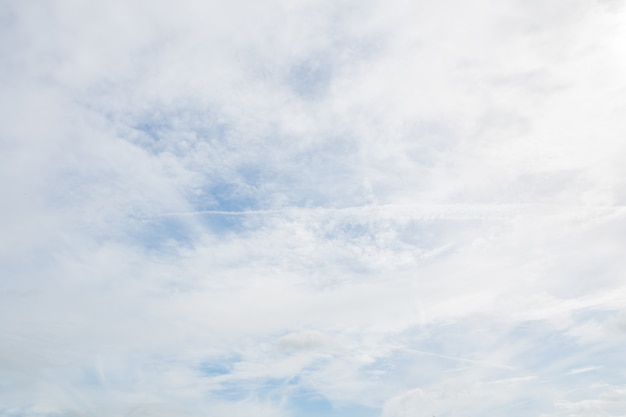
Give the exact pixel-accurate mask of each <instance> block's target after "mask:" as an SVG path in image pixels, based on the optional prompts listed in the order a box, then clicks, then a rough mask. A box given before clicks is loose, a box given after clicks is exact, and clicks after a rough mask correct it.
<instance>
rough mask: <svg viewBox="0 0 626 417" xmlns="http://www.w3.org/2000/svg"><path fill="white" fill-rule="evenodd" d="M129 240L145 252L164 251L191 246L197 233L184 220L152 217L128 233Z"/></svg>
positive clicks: (173, 217) (139, 223)
mask: <svg viewBox="0 0 626 417" xmlns="http://www.w3.org/2000/svg"><path fill="white" fill-rule="evenodd" d="M128 233H129V235H130V239H131V241H133V242H136V243H137V244H139V245H140V246H141V247H143V248H145V249H147V250H156V251H159V250H164V249H169V248H170V247H171V246H172V245H175V246H187V247H189V246H192V245H193V242H194V239H195V237H196V234H197V232H196V231H194V230H193V229H192V228H191V226H190V225H189V223H188V222H186V221H185V219H184V218H178V217H175V216H171V217H154V218H151V219H147V220H144V221H141V222H138V223H137V224H136V226H135V227H134V228H132V229H129V231H128Z"/></svg>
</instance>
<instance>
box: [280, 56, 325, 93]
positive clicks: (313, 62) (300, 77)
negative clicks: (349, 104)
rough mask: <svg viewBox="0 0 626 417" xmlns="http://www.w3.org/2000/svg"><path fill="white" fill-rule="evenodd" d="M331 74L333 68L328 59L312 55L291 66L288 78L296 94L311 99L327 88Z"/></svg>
mask: <svg viewBox="0 0 626 417" xmlns="http://www.w3.org/2000/svg"><path fill="white" fill-rule="evenodd" d="M332 75H333V68H332V63H331V61H330V60H329V59H327V58H324V57H313V58H309V59H307V60H304V61H301V62H299V63H297V64H296V65H294V66H292V68H291V71H290V72H289V78H288V80H289V85H290V87H291V89H292V91H293V92H294V93H295V94H296V95H297V96H299V97H301V98H305V99H313V98H317V97H319V96H321V95H323V94H324V93H325V92H326V91H327V90H328V88H329V85H330V82H331V80H332Z"/></svg>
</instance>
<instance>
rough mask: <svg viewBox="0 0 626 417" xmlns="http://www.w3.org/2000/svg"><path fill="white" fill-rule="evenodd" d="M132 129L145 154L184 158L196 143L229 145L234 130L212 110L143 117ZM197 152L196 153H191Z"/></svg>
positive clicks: (179, 110) (139, 118)
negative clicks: (166, 154) (222, 143)
mask: <svg viewBox="0 0 626 417" xmlns="http://www.w3.org/2000/svg"><path fill="white" fill-rule="evenodd" d="M137 119H138V120H136V121H135V122H131V124H130V127H131V129H132V130H134V132H136V133H139V134H138V135H133V137H132V138H130V139H131V140H133V141H134V142H135V143H136V144H137V145H139V146H141V147H142V148H144V149H145V150H147V151H149V152H151V153H154V154H159V153H161V152H166V151H167V152H170V153H172V154H173V155H184V154H187V153H188V152H190V149H189V147H190V146H193V144H194V143H196V142H211V143H214V142H225V141H227V140H228V137H229V132H230V131H231V126H230V124H229V123H227V122H225V121H221V120H219V119H218V118H217V116H216V115H215V114H213V113H212V112H210V111H209V110H205V111H201V110H198V109H186V108H182V109H171V110H166V111H154V112H151V113H148V114H142V115H140V116H139V117H138V118H137ZM191 151H193V149H191Z"/></svg>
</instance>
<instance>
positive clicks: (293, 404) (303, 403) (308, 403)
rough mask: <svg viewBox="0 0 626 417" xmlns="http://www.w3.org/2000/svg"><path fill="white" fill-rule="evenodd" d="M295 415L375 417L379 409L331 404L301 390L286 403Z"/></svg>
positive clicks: (305, 416) (304, 416) (313, 416)
mask: <svg viewBox="0 0 626 417" xmlns="http://www.w3.org/2000/svg"><path fill="white" fill-rule="evenodd" d="M288 409H289V410H290V411H291V414H292V415H293V416H297V417H375V416H379V415H380V410H379V409H376V408H370V407H365V406H362V405H358V404H333V403H332V402H330V401H328V400H327V399H326V398H324V397H322V396H320V395H317V394H315V393H311V392H307V391H303V392H300V393H298V394H296V395H294V396H293V397H292V398H291V399H290V401H289V405H288Z"/></svg>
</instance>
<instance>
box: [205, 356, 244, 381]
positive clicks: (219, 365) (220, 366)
mask: <svg viewBox="0 0 626 417" xmlns="http://www.w3.org/2000/svg"><path fill="white" fill-rule="evenodd" d="M239 360H240V357H239V356H228V357H220V358H214V359H207V360H204V361H202V362H200V363H199V364H198V365H197V366H196V370H197V371H198V372H199V373H200V374H201V375H202V376H205V377H215V376H220V375H227V374H229V373H231V372H232V369H233V366H234V365H235V364H236V363H237V362H238V361H239Z"/></svg>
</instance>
